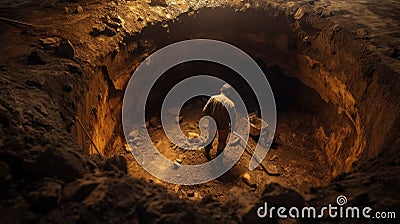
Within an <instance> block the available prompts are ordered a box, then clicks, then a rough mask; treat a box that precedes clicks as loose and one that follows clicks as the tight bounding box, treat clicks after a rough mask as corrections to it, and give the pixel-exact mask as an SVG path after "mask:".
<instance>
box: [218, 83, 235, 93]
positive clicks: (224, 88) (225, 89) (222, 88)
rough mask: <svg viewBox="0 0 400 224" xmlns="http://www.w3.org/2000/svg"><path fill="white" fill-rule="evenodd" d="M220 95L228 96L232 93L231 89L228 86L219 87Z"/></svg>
mask: <svg viewBox="0 0 400 224" xmlns="http://www.w3.org/2000/svg"><path fill="white" fill-rule="evenodd" d="M221 93H222V94H224V95H225V96H230V95H231V94H232V93H233V88H232V86H231V85H229V84H224V85H223V86H222V87H221Z"/></svg>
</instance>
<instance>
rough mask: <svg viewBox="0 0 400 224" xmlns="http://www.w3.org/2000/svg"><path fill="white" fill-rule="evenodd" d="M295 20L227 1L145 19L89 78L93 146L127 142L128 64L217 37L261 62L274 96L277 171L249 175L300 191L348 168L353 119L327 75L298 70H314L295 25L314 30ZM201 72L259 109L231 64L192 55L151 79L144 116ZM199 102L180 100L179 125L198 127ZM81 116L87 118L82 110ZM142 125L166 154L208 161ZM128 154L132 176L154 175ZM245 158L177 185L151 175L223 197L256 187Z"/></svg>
mask: <svg viewBox="0 0 400 224" xmlns="http://www.w3.org/2000/svg"><path fill="white" fill-rule="evenodd" d="M268 13H269V14H268ZM267 15H270V16H267ZM294 23H295V21H291V20H290V19H288V18H287V17H286V16H285V15H281V14H279V13H273V12H267V13H266V12H265V11H261V10H247V11H246V12H234V10H232V9H203V10H200V11H199V13H195V14H194V15H188V14H185V15H182V16H180V17H179V20H178V21H175V22H168V23H163V24H155V25H154V26H149V27H147V28H146V29H144V30H143V31H142V33H140V34H139V35H138V36H135V37H133V38H127V39H126V40H125V46H124V47H123V48H121V51H119V52H117V53H116V52H114V53H113V54H111V55H110V59H109V60H108V64H107V63H106V64H104V66H103V67H102V69H101V73H102V74H103V76H100V75H99V76H98V77H99V80H94V81H93V84H95V85H99V86H100V87H98V88H93V89H92V92H91V93H88V98H89V101H90V98H93V102H97V103H98V105H97V106H96V107H95V109H96V111H95V112H96V119H95V121H96V122H95V124H94V125H93V127H92V128H93V139H94V141H95V142H96V144H97V146H98V147H99V148H101V150H102V153H103V154H104V155H113V154H116V153H117V154H118V153H121V152H123V151H124V149H125V145H126V142H125V140H124V139H125V138H124V135H123V132H122V127H121V123H120V122H121V103H122V99H123V90H124V88H125V86H126V84H127V81H128V80H129V77H130V75H131V74H132V71H133V70H134V69H135V68H136V67H137V66H138V64H139V63H140V62H141V61H142V60H143V59H144V58H145V57H146V56H147V55H149V54H150V53H152V52H154V51H155V50H157V49H160V48H162V47H163V46H166V45H168V44H171V43H174V42H176V41H180V40H185V39H192V38H209V39H216V40H221V41H225V42H228V43H230V44H233V45H235V46H237V47H239V48H241V49H242V50H244V51H245V52H247V53H248V54H249V55H250V56H252V57H253V58H254V59H255V60H256V61H257V63H258V64H259V65H260V67H261V68H262V69H263V71H264V73H265V75H266V77H267V79H268V80H269V82H270V85H271V87H272V89H273V92H274V95H275V98H276V99H275V100H276V104H277V112H278V121H277V129H276V134H275V137H276V143H277V148H276V149H274V150H271V151H270V152H269V154H268V155H267V157H266V159H265V163H266V164H272V165H273V166H276V169H277V171H278V172H279V174H280V176H269V175H267V174H265V173H264V172H263V171H262V170H261V169H256V170H255V171H252V172H251V173H250V176H251V179H252V181H254V183H256V184H257V185H258V186H262V184H263V183H265V182H269V181H276V182H279V183H281V184H283V185H286V186H289V187H292V188H295V189H297V190H299V191H301V192H304V191H307V190H309V189H310V188H311V187H318V186H321V185H324V184H327V183H328V182H329V181H330V180H331V178H333V177H334V176H336V175H337V174H339V173H341V172H343V171H345V170H346V166H347V164H346V162H347V161H348V158H349V157H350V156H351V150H352V148H355V147H359V146H358V145H357V144H358V143H357V142H356V139H357V138H359V136H357V131H356V129H357V128H356V127H355V123H354V120H352V119H351V117H350V118H349V116H348V115H347V114H346V113H339V112H338V111H339V109H338V106H336V105H334V104H331V103H327V102H329V101H330V100H331V99H326V98H327V97H326V96H327V95H328V96H329V94H327V93H326V92H323V88H326V86H327V85H326V83H316V84H315V85H314V86H312V85H310V84H309V83H306V82H305V81H304V77H307V76H310V75H314V73H315V70H312V69H313V68H309V69H310V70H307V69H304V66H302V65H303V63H304V61H301V60H299V55H301V54H299V52H298V51H299V49H300V48H301V49H303V50H304V45H305V43H304V40H303V39H301V38H300V37H298V33H299V30H301V32H308V33H310V34H313V33H315V32H316V31H315V30H313V29H312V28H310V27H311V26H306V25H304V24H303V25H301V24H300V27H299V24H297V25H296V27H297V28H296V29H297V31H296V32H295V31H294V30H295V25H294ZM308 72H309V73H310V74H308ZM200 73H201V74H210V75H214V76H217V77H219V78H222V79H224V80H227V81H228V82H230V83H231V84H232V85H233V87H234V88H235V89H236V90H237V91H239V93H240V94H241V95H242V97H243V98H244V99H246V100H245V102H246V106H247V109H248V110H249V111H256V110H257V101H256V100H255V98H254V95H253V93H252V91H251V89H250V87H248V86H246V85H244V84H243V81H242V80H241V79H240V78H239V77H238V75H237V74H235V73H234V72H233V71H231V70H229V69H228V68H226V67H224V66H222V65H217V64H213V63H205V62H190V63H185V64H181V65H178V66H176V67H174V68H172V69H170V70H169V71H167V72H166V73H165V74H164V75H163V76H162V78H161V79H160V80H159V81H158V82H157V83H156V85H155V86H154V88H153V91H152V92H151V95H150V97H149V99H148V105H150V106H149V107H148V108H147V111H148V113H147V114H146V116H147V118H148V120H151V118H153V117H156V118H157V117H159V111H160V106H161V103H162V100H163V97H164V96H165V94H166V93H167V92H168V91H169V90H170V89H171V87H172V86H174V84H175V83H177V82H178V81H180V80H183V79H184V78H187V77H188V76H191V75H196V74H200ZM316 76H318V75H316ZM103 77H105V79H103ZM310 79H311V78H310ZM165 80H168V82H166V81H165ZM315 80H318V78H316V79H315ZM320 80H321V79H320ZM306 84H307V85H306ZM311 86H312V87H311ZM99 92H100V93H99ZM321 96H323V97H321ZM204 103H205V102H204V98H201V97H198V98H193V99H191V100H189V101H188V102H186V104H185V106H184V107H183V109H182V111H181V115H182V116H183V120H182V123H181V124H180V125H181V128H182V129H183V130H184V131H194V132H198V131H199V130H198V120H199V119H200V117H201V116H202V114H201V109H202V106H203V105H204ZM87 105H88V103H87V102H86V107H87ZM84 107H85V106H84ZM86 107H85V109H84V110H83V111H87V112H86V113H92V112H93V108H91V109H88V108H86ZM84 113H85V112H84ZM81 117H84V118H87V120H90V119H91V118H90V116H89V115H87V114H83V115H82V116H81ZM148 131H149V133H150V136H151V137H152V140H153V142H154V144H155V145H156V146H157V148H158V149H159V150H160V152H161V153H163V154H164V155H165V156H166V157H168V158H169V159H171V160H174V159H176V158H179V159H182V160H183V163H184V164H197V163H203V162H206V160H205V158H204V156H203V155H202V153H201V152H193V151H190V152H184V151H181V150H179V148H175V147H173V146H172V145H170V144H169V142H168V141H167V140H166V139H165V138H166V137H165V135H164V133H163V131H162V129H160V127H159V126H158V125H154V126H152V125H149V128H148ZM77 134H78V136H81V135H80V133H77ZM332 136H333V137H332ZM78 142H79V143H80V144H81V145H83V146H85V147H86V148H88V149H89V151H93V149H90V148H92V146H91V145H90V144H89V143H87V141H86V142H85V141H84V140H82V138H79V137H78ZM215 143H216V142H214V144H215ZM250 145H252V146H254V145H255V141H254V139H251V140H250ZM214 148H215V147H214ZM126 157H127V158H128V162H129V164H128V165H129V170H130V174H131V175H132V176H134V177H138V178H144V179H150V180H152V181H157V180H155V178H154V177H152V176H151V175H150V174H148V173H147V172H146V171H145V170H143V169H142V168H141V167H140V166H139V165H138V164H137V163H136V162H135V161H134V159H133V157H132V155H130V154H126ZM248 162H249V156H247V155H245V156H243V157H242V159H241V160H240V162H239V163H238V164H236V165H235V167H233V168H232V170H230V171H229V172H228V173H227V174H225V175H224V176H223V177H221V178H219V179H218V180H215V181H212V182H209V183H206V184H201V185H197V186H181V187H178V188H177V187H176V186H175V185H172V184H168V183H164V182H159V181H157V182H159V183H160V184H162V185H164V186H166V187H167V188H168V189H170V190H174V191H175V192H177V193H178V194H181V195H182V196H187V195H188V192H193V191H195V192H196V194H195V196H193V194H191V193H190V194H189V195H190V196H189V197H194V198H202V197H204V196H205V195H210V194H211V195H214V196H216V197H217V198H220V199H221V200H222V199H223V198H224V194H223V193H224V192H225V191H227V190H229V189H230V188H231V187H233V186H240V187H243V188H245V189H249V190H250V191H254V192H258V191H259V189H260V188H258V189H252V188H250V187H248V186H247V185H246V184H245V183H244V182H243V181H241V175H242V174H243V173H245V172H248V170H247V167H248Z"/></svg>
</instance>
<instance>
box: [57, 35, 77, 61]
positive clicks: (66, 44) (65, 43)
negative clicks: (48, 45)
mask: <svg viewBox="0 0 400 224" xmlns="http://www.w3.org/2000/svg"><path fill="white" fill-rule="evenodd" d="M57 53H59V54H60V55H62V56H64V57H66V58H69V59H74V57H75V49H74V46H73V45H72V43H71V42H70V41H69V40H66V39H64V40H62V41H61V42H60V44H59V45H58V47H57Z"/></svg>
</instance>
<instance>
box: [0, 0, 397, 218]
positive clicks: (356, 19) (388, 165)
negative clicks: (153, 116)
mask: <svg viewBox="0 0 400 224" xmlns="http://www.w3.org/2000/svg"><path fill="white" fill-rule="evenodd" d="M149 2H150V1H107V0H74V1H72V0H71V1H68V0H64V1H61V0H60V1H58V0H41V1H23V0H21V1H17V0H10V1H2V2H1V3H0V8H1V11H0V23H1V26H0V38H1V41H0V46H1V47H0V49H2V53H1V55H0V59H1V60H0V71H1V74H0V83H1V88H0V92H1V98H0V102H1V104H0V121H1V122H0V125H1V128H0V143H1V151H0V200H1V201H0V217H1V219H0V220H1V222H2V223H27V222H30V223H78V222H80V223H104V222H105V223H189V222H195V223H241V222H244V223H256V222H257V221H259V222H265V221H267V220H261V221H260V220H256V219H255V214H256V213H255V209H256V208H257V206H259V205H261V204H262V203H263V201H266V200H267V201H275V202H276V203H277V204H279V205H282V204H283V205H288V206H293V205H303V204H311V205H316V206H322V205H327V204H329V203H334V202H336V197H337V196H338V195H346V196H348V199H349V204H351V205H360V206H366V205H369V206H371V207H372V208H373V209H375V210H381V211H396V212H399V211H400V209H399V208H400V203H399V201H400V194H399V190H398V187H397V186H399V184H400V183H399V178H398V176H399V170H400V169H399V166H400V160H399V158H398V148H399V146H400V141H399V138H398V135H396V134H393V136H394V137H392V138H391V139H389V140H388V141H386V142H385V144H384V145H380V146H379V147H380V148H381V150H378V151H381V153H379V154H378V155H377V156H375V157H373V158H369V159H365V160H363V161H360V162H359V163H357V164H354V169H352V171H351V172H349V173H345V174H341V175H338V176H336V177H335V178H334V179H333V180H332V181H331V182H330V183H329V184H327V185H326V186H318V187H314V188H310V185H307V184H306V185H307V186H305V188H306V189H307V190H303V188H301V189H300V187H299V184H303V182H301V181H300V180H299V178H297V180H298V181H299V184H293V182H292V181H293V180H296V178H293V177H292V176H291V177H286V179H284V181H282V179H275V181H274V182H278V183H280V184H277V183H270V181H267V182H264V180H258V179H257V178H255V179H256V180H257V184H258V188H257V192H256V193H252V191H253V190H252V189H251V187H249V186H247V185H245V184H244V182H243V181H242V180H241V177H240V178H236V180H238V181H237V183H234V184H231V185H228V186H226V185H225V184H223V182H221V181H219V182H220V183H219V185H220V189H218V184H216V185H215V183H214V184H213V183H211V185H212V186H211V187H212V188H213V189H216V191H215V192H211V193H210V194H207V193H204V192H205V191H206V189H207V188H209V187H210V186H208V185H206V186H202V187H200V188H199V189H196V188H195V187H188V186H184V187H182V188H177V189H178V190H175V189H176V188H174V187H175V186H170V185H167V184H165V183H160V182H158V181H157V180H150V178H149V177H148V176H141V175H143V173H144V172H143V170H142V171H141V174H140V173H139V174H137V175H135V173H134V172H132V170H134V169H135V168H137V167H135V164H134V162H132V161H131V160H132V159H133V158H132V157H129V156H125V155H124V156H121V155H118V154H117V153H109V154H107V152H103V151H102V152H101V154H103V155H105V156H99V155H98V154H97V153H96V152H95V151H94V149H93V147H91V146H89V145H90V144H91V143H90V142H89V143H88V140H87V139H86V140H84V141H80V140H79V139H78V141H77V140H76V139H77V136H81V135H78V134H77V131H76V129H77V127H78V126H79V124H77V119H76V116H77V115H83V114H90V116H89V115H87V117H84V118H85V119H83V118H81V120H83V123H84V125H85V126H86V128H87V129H88V130H89V132H90V133H91V134H92V133H93V130H94V129H95V127H94V126H92V125H91V124H90V121H91V120H90V119H94V118H93V117H95V116H96V115H98V116H100V114H101V113H102V111H97V110H95V109H96V108H94V109H93V107H92V105H90V104H87V105H83V104H82V102H83V99H85V98H90V97H93V96H89V95H86V94H85V93H87V92H88V91H87V90H88V89H89V88H94V87H92V86H91V85H93V84H94V82H92V80H93V79H95V77H96V76H98V75H99V76H101V74H103V75H105V80H106V84H105V85H106V86H107V87H108V86H112V87H113V89H112V91H111V90H110V92H111V93H110V95H112V94H120V92H121V89H123V85H122V84H121V83H123V80H121V79H120V77H113V73H112V72H111V71H109V74H108V73H96V72H95V71H101V69H102V68H101V66H100V67H99V66H97V65H99V64H100V65H101V64H103V63H105V61H107V60H108V55H110V54H111V55H113V54H117V53H118V52H119V46H122V45H123V44H124V41H127V39H129V38H134V37H135V34H137V33H139V32H140V31H141V30H142V29H144V28H145V27H148V26H151V25H152V24H154V23H157V22H160V21H165V20H174V19H175V18H176V17H177V16H178V15H180V14H184V13H187V12H188V13H189V14H195V13H194V12H195V11H196V10H198V9H200V8H204V7H210V8H212V7H232V8H234V9H237V10H245V9H247V8H250V7H254V6H255V5H257V4H261V3H260V2H263V4H268V5H269V6H271V7H273V8H275V9H276V10H281V11H282V12H285V13H286V14H287V15H288V16H291V17H293V16H295V17H299V18H301V17H303V16H307V15H309V16H311V17H316V18H317V17H318V18H319V19H321V21H325V20H327V21H328V20H329V21H330V22H332V21H333V22H335V23H336V24H337V25H338V27H340V29H344V30H348V31H350V32H352V33H353V34H354V36H355V37H356V39H358V40H360V41H367V42H368V46H369V50H371V51H373V52H375V53H377V54H378V55H380V56H382V58H383V61H384V64H385V65H388V66H391V67H394V68H395V69H399V57H400V53H399V52H400V48H399V46H400V38H399V37H400V33H399V30H400V27H399V18H398V12H400V4H399V3H398V2H397V1H374V0H372V1H366V0H365V1H361V0H359V1H351V2H348V1H333V0H331V1H326V0H321V1H308V0H307V1H297V2H288V1H274V0H268V1H214V0H210V1H166V3H165V2H164V1H152V3H151V4H150V3H149ZM300 6H301V7H302V10H300V11H299V10H298V8H299V7H300ZM303 10H304V12H302V11H303ZM318 21H320V20H318ZM321 23H322V22H321ZM320 25H321V24H320ZM321 26H323V24H322V25H321ZM167 28H168V26H166V29H167ZM343 41H346V40H343ZM150 48H151V47H148V46H147V45H146V43H141V46H140V48H138V49H134V50H133V51H135V52H139V53H142V54H143V56H145V55H146V54H147V53H149V52H151V51H153V50H154V49H150ZM129 63H133V64H134V63H136V62H129ZM397 71H399V70H397ZM397 74H398V73H397ZM397 74H389V73H388V74H385V75H386V76H391V75H397ZM386 76H382V77H380V78H381V79H379V82H380V83H381V84H382V85H390V84H392V85H397V84H396V83H395V82H391V83H389V84H387V83H386V82H387V80H393V79H390V78H386ZM394 80H395V79H394ZM103 87H104V86H101V85H99V87H98V88H99V90H98V91H99V92H100V89H101V88H103ZM395 87H396V86H395ZM393 89H394V90H393V92H391V93H387V99H388V104H391V105H392V107H393V108H394V110H396V108H398V105H399V100H393V98H390V97H391V96H392V95H396V92H395V89H397V91H398V89H399V88H393ZM113 91H114V92H113ZM397 93H398V92H397ZM92 94H93V95H94V97H93V98H96V99H97V98H99V101H100V100H107V98H105V99H103V98H102V96H101V95H100V94H99V95H97V94H96V92H95V91H92ZM97 96H98V97H97ZM112 100H113V98H112V97H111V98H110V102H111V103H113V101H112ZM117 103H119V101H118V102H115V104H117ZM83 108H86V109H83ZM116 108H118V107H116ZM85 110H87V111H89V112H88V113H86V111H85ZM394 116H396V118H397V123H396V124H397V128H396V127H395V126H394V128H392V129H391V130H390V132H392V133H400V131H399V129H398V127H399V126H400V122H399V119H398V118H399V114H398V111H397V113H395V114H394ZM89 118H90V119H89ZM108 119H110V121H111V120H113V119H114V118H108ZM376 119H383V120H384V119H385V118H384V117H382V118H376ZM114 122H116V120H115V119H114ZM286 122H287V123H290V119H289V120H288V121H286ZM284 123H285V122H284ZM389 128H390V127H388V129H389ZM92 129H93V130H92ZM376 134H377V135H379V133H376ZM388 135H389V134H388ZM82 136H84V135H83V134H82ZM396 136H397V137H396ZM369 137H370V136H369ZM289 138H290V136H289ZM77 142H78V144H77ZM82 142H86V145H85V144H82ZM99 142H100V140H99V141H96V143H99ZM121 144H122V143H121ZM104 145H105V144H104ZM374 147H378V146H374ZM88 148H91V151H90V150H88ZM279 150H280V149H278V150H277V151H275V153H276V154H279V153H285V151H279ZM116 151H117V152H118V150H116ZM269 156H271V157H270V158H269V159H270V160H274V159H272V158H273V156H274V155H273V154H271V155H269ZM282 156H287V155H286V154H283V155H278V157H276V158H275V160H279V158H282ZM307 159H309V158H305V160H307ZM285 162H286V161H283V162H281V163H277V164H278V165H279V166H282V167H283V166H286V165H287V164H285ZM309 162H310V163H312V161H309ZM244 163H246V160H244ZM302 168H304V167H300V168H299V170H301V169H302ZM314 169H315V168H314ZM255 172H258V173H262V171H261V170H256V171H255ZM280 172H281V176H282V177H283V178H285V175H286V174H285V173H286V172H283V170H280ZM282 173H283V174H282ZM242 174H243V172H240V175H242ZM240 175H239V176H240ZM298 175H301V172H300V171H299V173H298ZM319 175H320V174H318V172H316V174H315V177H319ZM256 176H257V177H262V175H261V174H257V175H256ZM138 177H143V179H140V178H138ZM274 178H275V177H274ZM253 179H254V178H253ZM316 179H318V178H316ZM328 179H330V178H328ZM290 183H291V184H292V186H290ZM321 184H323V183H321ZM282 185H283V186H282ZM165 186H167V188H165ZM296 187H297V188H296ZM291 188H294V189H296V190H297V191H300V193H301V194H300V193H297V192H296V191H294V190H291ZM222 191H223V193H220V192H222ZM195 192H200V196H199V197H198V198H196V197H197V196H198V195H196V194H195ZM193 198H194V199H195V200H193ZM268 221H271V222H280V223H286V222H289V220H268ZM337 221H340V220H320V222H337ZM341 221H342V222H344V223H346V221H343V220H341ZM369 221H370V220H369ZM290 222H294V223H298V222H307V220H290ZM365 222H367V221H364V220H363V221H362V223H365Z"/></svg>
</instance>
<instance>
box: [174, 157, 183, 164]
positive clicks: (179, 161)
mask: <svg viewBox="0 0 400 224" xmlns="http://www.w3.org/2000/svg"><path fill="white" fill-rule="evenodd" d="M175 161H176V162H177V163H179V164H182V162H183V160H182V159H181V158H176V159H175Z"/></svg>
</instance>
